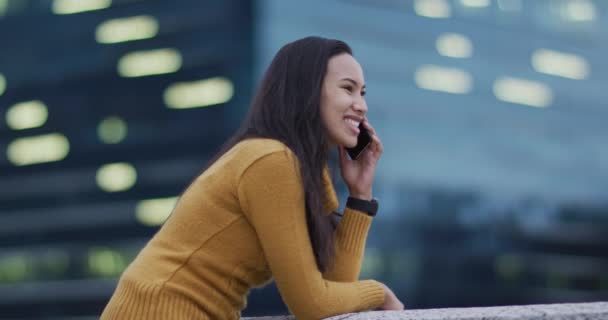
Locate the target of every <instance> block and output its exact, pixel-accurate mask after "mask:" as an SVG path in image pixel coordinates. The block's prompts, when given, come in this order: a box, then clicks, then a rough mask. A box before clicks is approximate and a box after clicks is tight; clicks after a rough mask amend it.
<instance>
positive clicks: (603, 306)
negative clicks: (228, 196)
mask: <svg viewBox="0 0 608 320" xmlns="http://www.w3.org/2000/svg"><path fill="white" fill-rule="evenodd" d="M243 319H249V320H294V319H295V318H294V317H293V316H278V317H258V318H243ZM330 319H331V320H341V319H348V320H380V319H404V320H608V302H590V303H563V304H536V305H524V306H505V307H482V308H446V309H419V310H408V311H368V312H360V313H349V314H344V315H340V316H335V317H331V318H327V320H330Z"/></svg>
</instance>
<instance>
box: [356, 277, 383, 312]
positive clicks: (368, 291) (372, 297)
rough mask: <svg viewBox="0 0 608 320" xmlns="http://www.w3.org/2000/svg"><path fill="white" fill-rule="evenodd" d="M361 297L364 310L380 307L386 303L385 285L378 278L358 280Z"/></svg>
mask: <svg viewBox="0 0 608 320" xmlns="http://www.w3.org/2000/svg"><path fill="white" fill-rule="evenodd" d="M358 287H359V288H358V289H359V290H358V292H359V298H360V299H361V304H362V306H363V310H372V309H377V308H380V307H381V306H382V305H383V304H384V297H385V293H384V287H383V286H382V284H380V282H378V281H376V280H362V281H359V282H358Z"/></svg>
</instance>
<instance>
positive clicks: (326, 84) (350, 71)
mask: <svg viewBox="0 0 608 320" xmlns="http://www.w3.org/2000/svg"><path fill="white" fill-rule="evenodd" d="M364 95H365V81H364V79H363V70H362V69H361V66H360V65H359V63H358V62H357V61H356V60H355V58H353V57H352V56H351V55H350V54H347V53H343V54H339V55H336V56H333V57H332V58H331V59H329V62H328V64H327V73H326V74H325V79H324V80H323V88H322V90H321V119H322V121H323V125H324V126H325V129H326V131H327V135H328V137H329V142H330V144H331V146H336V145H341V146H345V147H354V146H356V145H357V135H358V134H359V128H358V127H359V124H360V123H361V121H363V119H364V117H365V114H366V113H367V104H366V103H365V97H364Z"/></svg>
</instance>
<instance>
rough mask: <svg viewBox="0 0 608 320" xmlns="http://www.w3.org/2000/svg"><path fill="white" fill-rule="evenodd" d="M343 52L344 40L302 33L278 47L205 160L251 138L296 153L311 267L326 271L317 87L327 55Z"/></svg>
mask: <svg viewBox="0 0 608 320" xmlns="http://www.w3.org/2000/svg"><path fill="white" fill-rule="evenodd" d="M342 53H347V54H351V55H352V50H351V48H350V47H349V46H348V45H347V44H346V43H344V42H342V41H339V40H334V39H325V38H321V37H306V38H303V39H299V40H297V41H294V42H291V43H288V44H286V45H285V46H283V47H282V48H281V49H280V50H279V52H277V54H276V55H275V56H274V58H273V60H272V62H271V63H270V66H269V67H268V69H267V70H266V73H265V74H264V77H263V79H262V82H261V83H260V85H259V87H258V90H257V91H256V93H255V96H254V98H253V100H252V104H251V107H250V109H249V113H248V114H247V116H246V118H245V120H244V121H243V123H242V124H241V127H240V128H239V129H238V130H237V132H236V133H235V134H234V135H233V136H232V137H231V138H230V139H228V141H227V142H226V143H225V144H224V145H223V146H222V148H221V150H220V151H219V153H218V154H216V156H215V157H214V158H213V159H212V160H211V161H210V162H209V164H208V165H211V164H212V163H213V162H215V161H216V160H217V159H219V158H220V157H221V156H222V155H223V154H224V153H226V152H227V151H228V150H230V148H232V147H233V146H234V145H236V144H237V143H239V142H240V141H242V140H245V139H247V138H252V137H263V138H272V139H276V140H279V141H281V142H283V143H284V144H285V145H287V147H289V148H290V149H291V151H293V153H294V154H295V155H296V156H297V158H298V161H299V165H300V175H301V177H302V180H303V181H302V182H303V187H304V193H305V201H306V221H307V224H308V232H309V237H310V241H311V244H312V248H313V251H314V254H315V259H316V262H317V267H318V268H319V270H320V271H321V272H325V271H327V270H329V269H330V268H331V267H332V265H333V260H334V229H335V226H336V221H335V220H334V219H335V217H334V215H333V214H332V215H328V214H326V213H325V212H323V210H324V208H323V203H324V202H325V201H326V200H327V199H326V198H325V197H326V195H325V194H324V192H323V168H324V167H325V165H326V164H327V161H328V153H329V141H328V138H327V136H326V130H325V128H324V126H323V123H322V121H321V110H320V104H321V89H322V86H323V79H324V78H325V74H326V71H327V63H328V61H329V59H330V58H331V57H333V56H335V55H338V54H342Z"/></svg>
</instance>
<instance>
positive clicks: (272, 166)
mask: <svg viewBox="0 0 608 320" xmlns="http://www.w3.org/2000/svg"><path fill="white" fill-rule="evenodd" d="M238 196H239V200H240V203H241V206H242V207H243V211H244V212H245V215H246V216H247V218H248V219H249V221H250V223H251V224H252V226H253V227H254V229H255V231H256V233H257V235H258V238H259V241H260V243H261V246H262V249H263V251H264V255H265V257H266V260H267V262H268V265H269V268H270V271H271V272H272V275H273V277H274V280H275V283H276V285H277V287H278V289H279V292H280V293H281V297H282V299H283V301H284V302H285V304H286V305H287V307H288V308H289V310H290V311H291V312H292V313H293V314H294V315H295V316H296V318H297V319H304V320H307V319H322V318H326V317H330V316H334V315H338V314H344V313H350V312H357V311H364V310H370V309H374V308H378V307H380V306H381V305H382V304H383V302H384V290H383V287H382V285H381V284H380V283H379V282H377V281H374V280H363V281H353V282H335V281H330V280H326V279H324V278H323V276H322V274H321V272H320V271H319V270H318V268H317V265H316V262H315V258H314V254H313V249H312V246H311V244H310V238H309V236H308V227H307V224H306V213H305V203H304V191H303V188H302V180H301V177H300V173H299V170H298V169H297V161H296V158H295V156H294V155H293V153H291V152H290V151H287V150H285V151H278V152H274V153H270V154H267V155H265V156H263V157H261V158H260V159H257V160H256V161H255V162H254V163H252V164H251V165H250V166H249V167H248V168H247V169H246V170H245V172H244V173H243V174H242V176H241V179H240V181H239V186H238Z"/></svg>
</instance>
